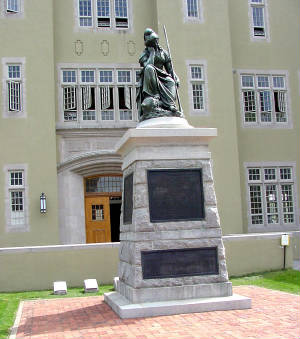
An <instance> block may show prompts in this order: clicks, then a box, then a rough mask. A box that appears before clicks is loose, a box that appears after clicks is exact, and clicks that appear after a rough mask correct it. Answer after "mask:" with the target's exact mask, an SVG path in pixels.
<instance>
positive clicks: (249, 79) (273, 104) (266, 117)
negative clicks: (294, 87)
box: [240, 74, 288, 126]
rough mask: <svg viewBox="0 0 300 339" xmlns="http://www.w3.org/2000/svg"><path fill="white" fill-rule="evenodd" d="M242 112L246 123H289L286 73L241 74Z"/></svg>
mask: <svg viewBox="0 0 300 339" xmlns="http://www.w3.org/2000/svg"><path fill="white" fill-rule="evenodd" d="M240 80H241V93H242V112H243V121H244V124H245V125H251V124H252V125H253V124H254V125H260V126H264V125H265V126H266V125H270V124H271V125H272V124H273V125H274V124H275V125H277V126H280V125H286V124H287V123H288V100H287V98H288V96H287V94H288V93H287V83H286V82H287V79H286V75H285V74H241V79H240Z"/></svg>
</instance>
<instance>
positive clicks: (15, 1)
mask: <svg viewBox="0 0 300 339" xmlns="http://www.w3.org/2000/svg"><path fill="white" fill-rule="evenodd" d="M1 16H3V17H5V18H7V19H16V18H24V0H0V17H1Z"/></svg>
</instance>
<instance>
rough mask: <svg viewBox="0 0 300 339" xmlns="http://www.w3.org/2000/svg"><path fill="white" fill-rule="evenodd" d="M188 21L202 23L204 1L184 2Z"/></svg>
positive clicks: (184, 0)
mask: <svg viewBox="0 0 300 339" xmlns="http://www.w3.org/2000/svg"><path fill="white" fill-rule="evenodd" d="M183 6H184V14H185V20H186V21H196V22H197V21H202V10H203V7H202V0H183Z"/></svg>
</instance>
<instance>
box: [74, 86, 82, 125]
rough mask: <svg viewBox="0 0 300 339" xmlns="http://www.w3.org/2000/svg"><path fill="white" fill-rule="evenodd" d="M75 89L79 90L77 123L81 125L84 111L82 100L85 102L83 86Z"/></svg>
mask: <svg viewBox="0 0 300 339" xmlns="http://www.w3.org/2000/svg"><path fill="white" fill-rule="evenodd" d="M75 87H76V88H77V97H76V99H77V114H78V115H77V121H78V122H79V123H81V122H83V109H82V100H83V96H82V88H83V85H82V84H80V85H78V84H76V85H75Z"/></svg>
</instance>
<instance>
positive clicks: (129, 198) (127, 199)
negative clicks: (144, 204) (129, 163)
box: [123, 173, 133, 224]
mask: <svg viewBox="0 0 300 339" xmlns="http://www.w3.org/2000/svg"><path fill="white" fill-rule="evenodd" d="M132 207H133V173H131V174H129V175H127V176H126V177H125V178H124V205H123V224H131V223H132Z"/></svg>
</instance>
